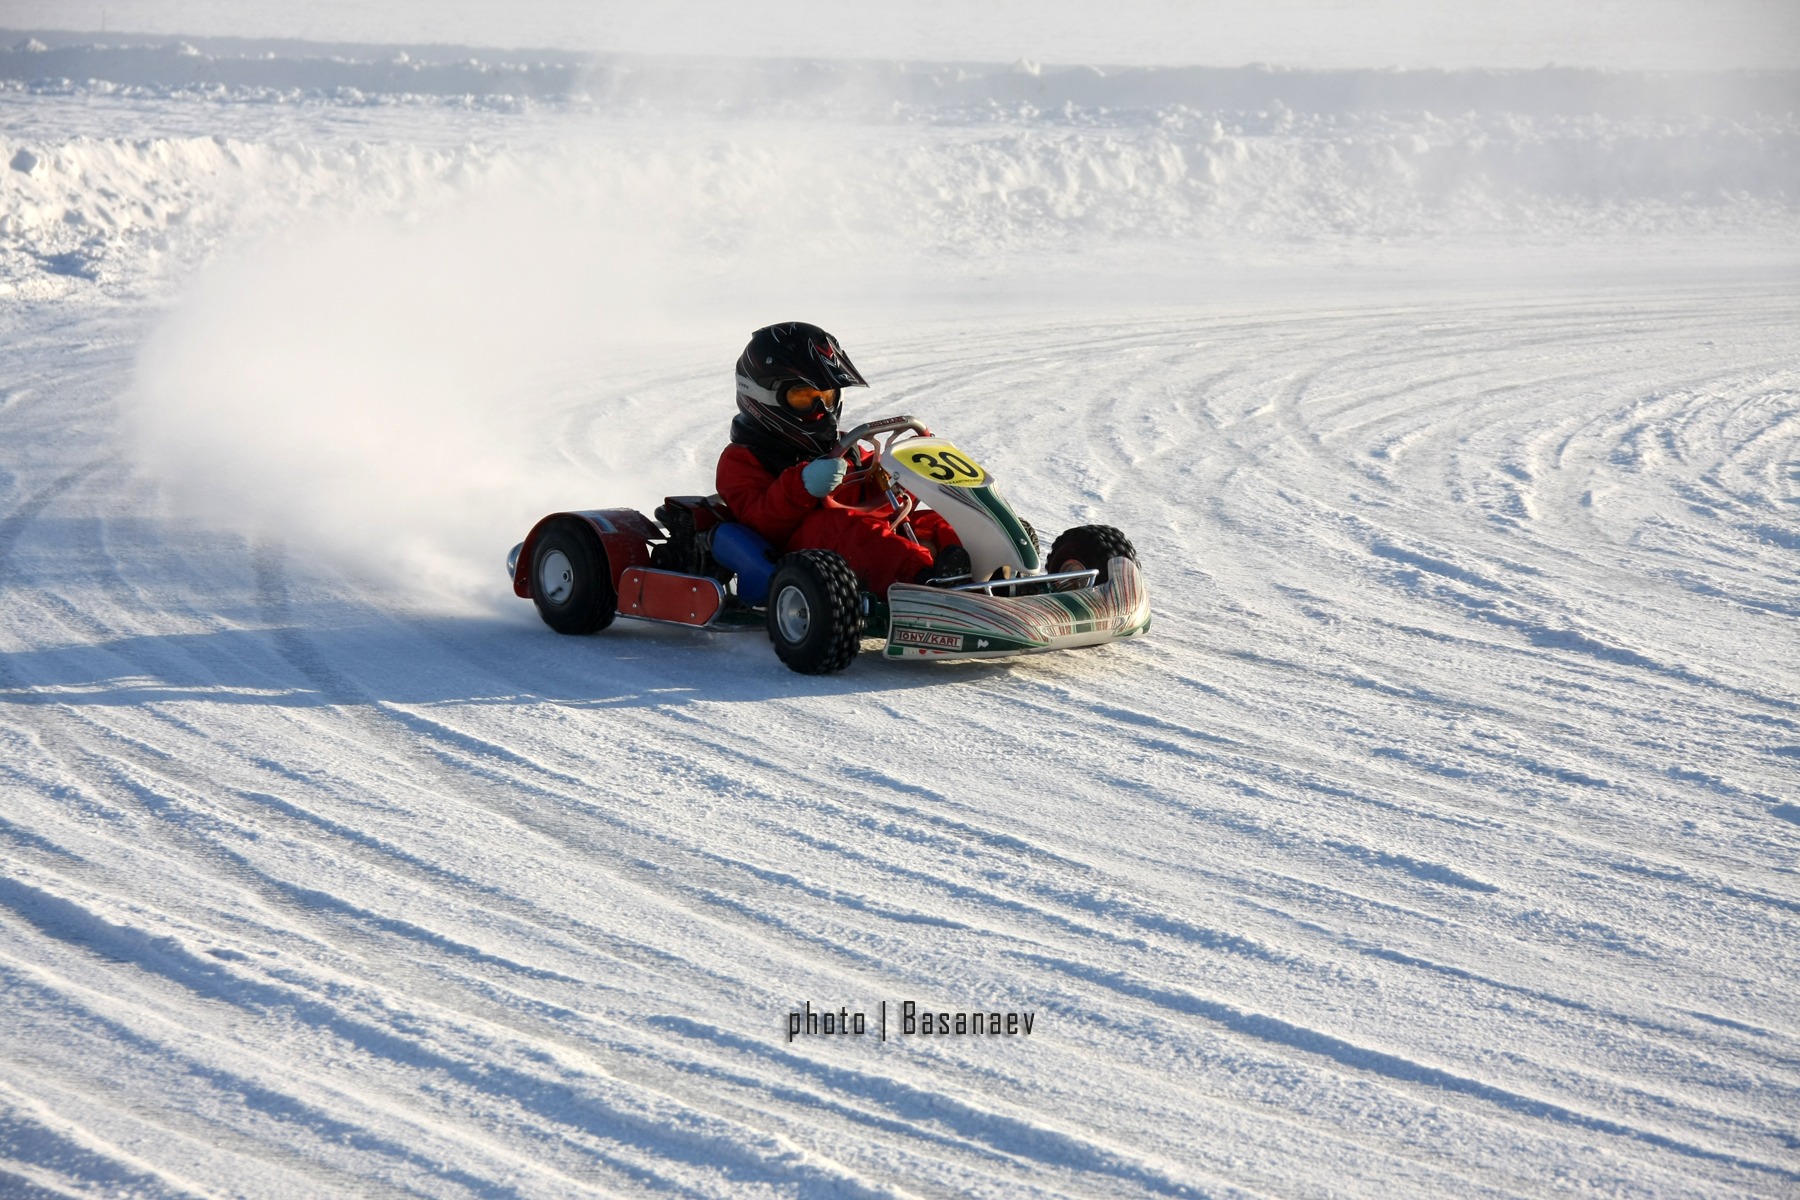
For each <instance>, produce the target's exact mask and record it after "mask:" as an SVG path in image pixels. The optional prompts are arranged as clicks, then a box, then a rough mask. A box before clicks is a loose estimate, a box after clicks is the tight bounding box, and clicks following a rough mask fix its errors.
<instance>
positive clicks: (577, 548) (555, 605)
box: [531, 521, 619, 634]
mask: <svg viewBox="0 0 1800 1200" xmlns="http://www.w3.org/2000/svg"><path fill="white" fill-rule="evenodd" d="M531 599H532V602H533V603H535V604H536V605H537V610H538V616H540V617H542V618H544V624H546V625H548V626H549V627H550V628H552V629H554V630H556V632H558V633H569V634H582V633H598V632H599V631H600V630H602V629H605V628H606V627H607V626H608V625H611V624H612V623H613V618H614V617H615V616H617V615H618V613H619V594H618V592H617V591H615V590H614V589H613V582H612V570H611V568H610V567H609V566H608V564H607V561H606V548H605V547H604V546H602V545H601V544H600V535H599V534H597V533H595V532H594V531H593V529H592V528H590V527H589V526H588V525H586V524H584V523H582V522H579V521H558V522H557V523H556V524H554V525H552V526H551V527H550V528H548V529H546V530H544V532H543V534H542V536H540V537H539V538H538V540H537V545H536V546H534V547H532V550H531Z"/></svg>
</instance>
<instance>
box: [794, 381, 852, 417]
mask: <svg viewBox="0 0 1800 1200" xmlns="http://www.w3.org/2000/svg"><path fill="white" fill-rule="evenodd" d="M842 394H843V393H842V392H841V391H840V390H839V389H837V388H816V387H812V386H811V385H809V384H804V383H794V384H789V385H788V387H787V388H786V390H784V391H783V392H782V394H781V398H782V400H783V402H785V403H786V404H787V406H788V407H789V408H791V409H793V410H794V411H795V412H803V413H805V412H818V411H821V410H823V411H826V412H831V411H835V410H836V408H837V406H838V397H839V396H841V395H842Z"/></svg>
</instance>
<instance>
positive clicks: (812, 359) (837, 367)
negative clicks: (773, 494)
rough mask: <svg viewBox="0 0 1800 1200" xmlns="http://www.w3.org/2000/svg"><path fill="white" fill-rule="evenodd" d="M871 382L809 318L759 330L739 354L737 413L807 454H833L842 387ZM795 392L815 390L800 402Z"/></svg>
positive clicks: (751, 336) (777, 438)
mask: <svg viewBox="0 0 1800 1200" xmlns="http://www.w3.org/2000/svg"><path fill="white" fill-rule="evenodd" d="M868 386H869V381H868V380H866V379H864V378H863V377H862V372H860V371H858V370H857V369H856V365H855V364H854V363H852V362H851V361H850V356H849V355H847V354H845V353H844V351H843V350H842V349H841V348H840V347H839V346H838V344H837V339H836V338H834V337H832V336H831V335H830V334H829V333H826V332H825V331H824V330H823V329H820V328H819V327H818V326H817V325H808V324H806V323H805V322H804V321H789V322H786V323H785V324H781V325H770V326H768V327H767V328H766V329H759V330H757V331H756V332H755V333H753V334H751V335H750V344H749V345H748V346H745V347H744V352H743V354H741V355H739V356H738V361H737V404H738V411H739V412H741V413H743V414H744V417H745V418H746V419H747V420H748V421H750V422H751V423H752V424H753V425H754V426H755V427H756V428H757V429H758V430H759V431H761V432H763V433H764V434H766V435H768V436H772V437H773V438H774V439H775V440H777V441H779V442H781V443H782V444H783V445H785V446H788V447H791V448H793V449H795V450H798V451H800V452H801V453H803V454H807V455H817V454H826V453H829V452H830V450H831V449H832V447H833V446H835V445H836V444H837V438H838V423H837V418H838V404H839V401H840V398H841V397H842V394H843V389H844V388H847V387H868ZM795 393H803V394H804V393H813V394H810V395H806V396H805V400H804V401H801V399H800V397H799V396H797V395H795Z"/></svg>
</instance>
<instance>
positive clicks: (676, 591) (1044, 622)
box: [506, 416, 1150, 675]
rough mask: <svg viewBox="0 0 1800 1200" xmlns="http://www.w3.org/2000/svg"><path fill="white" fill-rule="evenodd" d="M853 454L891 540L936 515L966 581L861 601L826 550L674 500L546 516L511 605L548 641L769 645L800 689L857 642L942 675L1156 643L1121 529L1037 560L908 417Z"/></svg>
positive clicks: (877, 428) (954, 452)
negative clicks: (642, 636)
mask: <svg viewBox="0 0 1800 1200" xmlns="http://www.w3.org/2000/svg"><path fill="white" fill-rule="evenodd" d="M858 444H867V445H868V446H870V447H872V448H873V451H874V453H873V454H870V455H867V456H862V457H861V458H860V461H859V459H858V458H857V457H852V462H857V463H858V465H857V466H855V467H854V468H853V469H852V470H851V471H850V472H849V474H848V476H847V479H848V480H849V481H856V480H859V479H866V478H870V477H872V478H873V479H874V482H875V485H876V487H875V490H876V491H877V492H879V493H881V494H882V495H884V496H885V501H883V502H878V507H879V509H880V511H883V512H887V511H888V509H889V508H890V507H891V509H892V513H891V515H890V516H888V517H887V518H885V519H887V520H889V522H890V523H891V525H892V527H893V529H894V530H895V532H897V533H899V534H900V535H901V536H904V537H908V538H914V535H913V530H912V525H911V522H910V521H909V520H908V518H909V517H910V516H911V514H912V513H913V511H914V510H915V508H917V507H918V506H920V505H922V504H923V505H926V506H928V507H930V508H932V509H935V510H936V511H937V512H938V513H939V514H941V515H942V516H943V517H944V518H945V519H946V520H947V521H948V522H949V523H950V525H951V527H952V528H953V529H955V530H956V533H957V536H958V538H960V539H961V541H962V544H963V547H964V548H965V549H966V550H967V551H968V554H969V560H970V564H971V570H970V571H969V573H968V574H967V575H966V576H953V577H951V578H948V579H940V580H936V581H934V582H933V583H931V584H929V585H927V584H909V583H897V584H895V585H894V586H893V587H891V588H890V589H888V593H887V595H885V596H875V595H871V594H869V593H868V592H867V591H865V590H863V588H862V586H861V585H860V584H859V582H858V580H857V576H856V574H855V572H854V571H852V570H851V569H850V565H849V564H848V563H847V562H845V561H844V559H843V557H842V556H840V555H838V554H836V553H834V552H832V551H830V550H798V551H795V552H793V553H791V554H785V555H780V554H777V553H776V551H775V550H774V548H773V547H771V546H770V545H769V543H768V542H767V541H765V540H764V539H763V538H762V537H761V536H760V535H759V534H757V533H756V532H755V531H754V530H752V529H750V528H749V527H748V526H746V525H741V524H738V523H737V522H735V521H734V520H732V517H731V513H730V510H729V509H728V508H727V507H726V506H725V503H724V501H722V500H721V499H720V498H719V497H718V496H670V497H668V498H666V499H665V500H664V501H663V503H662V505H661V507H659V508H658V509H657V510H656V519H655V520H654V521H652V520H651V519H650V518H648V517H646V516H644V515H643V514H642V513H640V512H638V511H637V510H636V509H630V508H606V509H596V510H591V511H585V512H559V513H551V514H550V515H549V516H547V517H545V518H543V519H542V520H540V521H539V522H538V523H537V524H536V525H535V526H533V527H532V530H531V532H530V533H529V534H527V535H526V538H525V540H524V541H523V542H521V543H519V544H518V545H517V546H514V547H513V549H512V553H511V554H510V555H509V556H508V558H507V562H506V570H507V573H508V574H509V575H510V576H511V577H512V581H513V591H514V592H516V593H517V594H518V595H520V596H523V597H525V598H527V599H530V600H531V601H533V602H534V603H535V604H536V605H537V610H538V614H539V615H540V616H542V617H543V619H544V623H545V624H546V625H548V626H550V628H552V629H554V630H556V631H557V632H558V633H568V634H586V633H594V632H597V631H599V630H601V629H605V628H606V627H607V626H608V625H610V624H612V622H613V619H614V618H615V617H632V618H636V619H639V620H645V621H660V622H665V623H669V624H675V625H686V626H689V627H692V628H697V629H709V630H716V631H721V632H725V631H742V630H754V629H766V630H767V631H768V635H769V640H770V641H771V642H773V643H774V645H775V653H776V655H778V656H779V657H780V659H781V661H782V662H784V663H786V664H787V665H788V666H789V667H791V668H793V669H794V670H796V671H799V672H801V673H803V674H808V675H821V674H825V673H828V672H831V671H839V670H842V669H843V668H845V667H847V666H849V665H850V662H851V661H852V660H853V659H854V658H855V657H856V655H857V653H858V651H859V650H860V649H861V647H862V639H863V638H864V637H865V636H869V637H881V638H883V639H885V641H886V648H885V651H884V653H885V655H886V657H888V658H893V659H926V660H930V659H939V660H941V659H966V658H1004V657H1009V656H1012V655H1017V654H1029V653H1036V652H1039V651H1044V650H1065V649H1071V648H1074V647H1077V646H1094V645H1099V644H1101V643H1104V642H1111V641H1117V640H1119V639H1121V638H1129V637H1136V636H1137V635H1138V634H1141V633H1143V632H1144V631H1146V630H1147V629H1149V628H1150V599H1149V596H1148V594H1147V593H1146V592H1145V590H1144V582H1143V577H1142V576H1141V575H1140V574H1139V571H1138V563H1137V552H1136V551H1135V550H1133V549H1132V545H1131V542H1130V541H1129V540H1127V539H1126V537H1125V535H1124V534H1123V533H1120V532H1119V531H1118V530H1117V529H1114V528H1112V527H1111V526H1107V525H1080V526H1077V527H1075V528H1073V529H1070V530H1067V531H1066V532H1064V533H1063V534H1062V535H1061V536H1060V537H1058V538H1057V539H1056V540H1055V541H1054V542H1053V543H1052V544H1051V546H1050V553H1049V555H1048V558H1047V559H1046V558H1045V556H1044V555H1043V554H1042V552H1041V550H1040V547H1039V544H1038V538H1037V533H1036V531H1034V530H1033V529H1032V527H1031V526H1030V524H1028V523H1027V522H1026V521H1024V520H1022V519H1021V518H1020V517H1019V516H1018V515H1017V514H1015V513H1014V512H1013V510H1012V506H1011V505H1009V504H1008V503H1007V502H1006V500H1005V499H1004V498H1002V496H1001V495H1000V491H999V489H998V488H997V487H996V486H995V484H994V479H993V476H992V475H990V474H989V473H988V472H987V471H986V470H985V469H983V468H982V467H981V466H980V465H979V464H977V463H976V462H975V460H974V459H972V458H971V457H969V456H968V455H967V454H965V453H963V452H962V451H960V450H958V449H957V448H956V447H955V446H954V445H952V444H951V443H949V442H948V441H945V440H944V439H942V438H938V437H933V436H932V434H931V431H930V430H928V429H926V428H925V426H923V425H921V424H919V423H918V422H917V421H915V420H913V418H911V417H910V416H898V417H888V418H885V419H883V420H879V421H871V422H869V423H867V424H864V425H858V426H857V427H856V428H854V429H852V430H850V431H848V432H847V433H845V434H844V435H843V437H842V438H840V439H839V441H838V444H837V453H838V454H839V455H840V456H850V455H851V452H852V451H853V450H854V449H855V447H856V446H857V445H858ZM826 503H832V504H835V503H838V502H837V501H835V500H831V499H827V501H826ZM914 540H917V539H916V538H914ZM1046 562H1047V563H1048V566H1046Z"/></svg>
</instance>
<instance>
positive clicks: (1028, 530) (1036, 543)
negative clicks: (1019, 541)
mask: <svg viewBox="0 0 1800 1200" xmlns="http://www.w3.org/2000/svg"><path fill="white" fill-rule="evenodd" d="M1019 524H1020V525H1023V526H1024V527H1025V536H1026V537H1028V538H1030V539H1031V548H1032V549H1033V550H1036V551H1037V556H1038V563H1039V564H1040V565H1041V564H1042V563H1043V561H1044V543H1043V542H1042V541H1040V540H1039V538H1038V533H1037V530H1036V529H1035V528H1033V527H1032V524H1031V522H1030V521H1027V520H1026V519H1025V518H1024V517H1020V518H1019Z"/></svg>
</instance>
